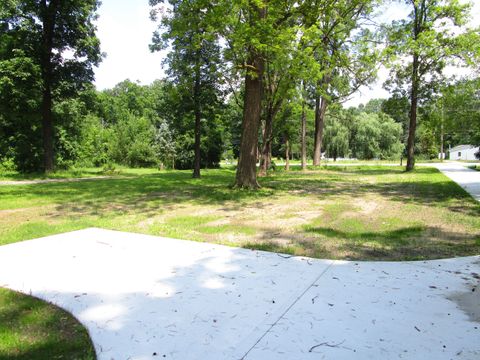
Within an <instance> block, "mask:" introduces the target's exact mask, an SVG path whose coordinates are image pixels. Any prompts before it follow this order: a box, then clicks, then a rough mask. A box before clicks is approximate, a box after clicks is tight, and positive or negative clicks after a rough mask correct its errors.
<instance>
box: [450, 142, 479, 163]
mask: <svg viewBox="0 0 480 360" xmlns="http://www.w3.org/2000/svg"><path fill="white" fill-rule="evenodd" d="M478 151H480V148H479V147H478V146H477V147H475V146H473V145H457V146H455V147H453V148H451V149H450V150H449V153H450V160H477V158H476V157H475V153H477V152H478Z"/></svg>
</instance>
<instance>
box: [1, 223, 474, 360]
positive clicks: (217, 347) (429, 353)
mask: <svg viewBox="0 0 480 360" xmlns="http://www.w3.org/2000/svg"><path fill="white" fill-rule="evenodd" d="M479 274H480V257H478V256H477V257H469V258H457V259H446V260H438V261H422V262H347V261H332V260H318V259H309V258H300V257H287V256H281V255H278V254H275V253H267V252H261V251H251V250H246V249H238V248H231V247H225V246H220V245H214V244H207V243H198V242H189V241H182V240H173V239H166V238H160V237H154V236H146V235H139V234H130V233H123V232H116V231H110V230H100V229H87V230H82V231H76V232H71V233H67V234H61V235H55V236H50V237H47V238H43V239H37V240H32V241H24V242H21V243H16V244H11V245H6V246H2V247H0V285H1V286H5V287H8V288H11V289H15V290H19V291H22V292H24V293H27V294H28V293H31V294H33V295H35V296H38V297H40V298H42V299H45V300H48V301H51V302H53V303H54V304H57V305H59V306H61V307H63V308H65V309H66V310H68V311H69V312H71V313H72V314H73V315H74V316H75V317H77V318H78V319H79V320H80V321H81V322H82V323H83V324H84V325H85V326H86V327H87V329H88V331H89V333H90V335H91V337H92V339H93V342H94V345H95V349H96V351H97V353H98V359H99V360H111V359H115V360H124V359H130V360H146V359H152V360H155V359H181V360H189V359H215V360H216V359H219V360H220V359H221V360H239V359H246V360H282V359H285V360H287V359H288V360H296V359H335V360H342V359H362V360H363V359H369V360H370V359H382V360H383V359H397V358H400V359H401V358H403V359H436V360H443V359H445V360H446V359H472V360H473V359H480V285H479V279H480V275H479Z"/></svg>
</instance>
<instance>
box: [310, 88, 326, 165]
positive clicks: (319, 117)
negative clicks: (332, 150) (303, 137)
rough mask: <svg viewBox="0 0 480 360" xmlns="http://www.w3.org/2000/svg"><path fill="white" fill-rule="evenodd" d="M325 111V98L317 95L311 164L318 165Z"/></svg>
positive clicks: (320, 156) (320, 155)
mask: <svg viewBox="0 0 480 360" xmlns="http://www.w3.org/2000/svg"><path fill="white" fill-rule="evenodd" d="M326 111H327V99H325V97H323V96H318V97H317V99H316V100H315V142H314V149H313V166H318V165H320V160H321V158H322V142H323V129H324V127H325V112H326Z"/></svg>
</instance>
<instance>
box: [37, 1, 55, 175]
mask: <svg viewBox="0 0 480 360" xmlns="http://www.w3.org/2000/svg"><path fill="white" fill-rule="evenodd" d="M57 7H58V0H52V1H51V2H50V3H49V4H48V5H47V2H46V0H42V1H41V2H40V8H41V17H42V19H41V20H42V26H43V30H42V52H41V59H40V67H41V72H42V85H43V90H42V103H41V109H42V136H43V169H44V171H45V172H50V171H53V170H54V152H53V113H52V106H53V102H52V77H53V76H52V72H53V64H52V56H53V54H52V49H53V32H54V28H55V17H56V13H57Z"/></svg>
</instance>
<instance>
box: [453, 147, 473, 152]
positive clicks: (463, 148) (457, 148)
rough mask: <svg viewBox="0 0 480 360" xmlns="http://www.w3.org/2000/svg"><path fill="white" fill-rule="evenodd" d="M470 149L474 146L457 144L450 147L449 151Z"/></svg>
mask: <svg viewBox="0 0 480 360" xmlns="http://www.w3.org/2000/svg"><path fill="white" fill-rule="evenodd" d="M470 149H475V146H473V145H457V146H455V147H453V148H451V149H450V152H455V151H463V150H470Z"/></svg>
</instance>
